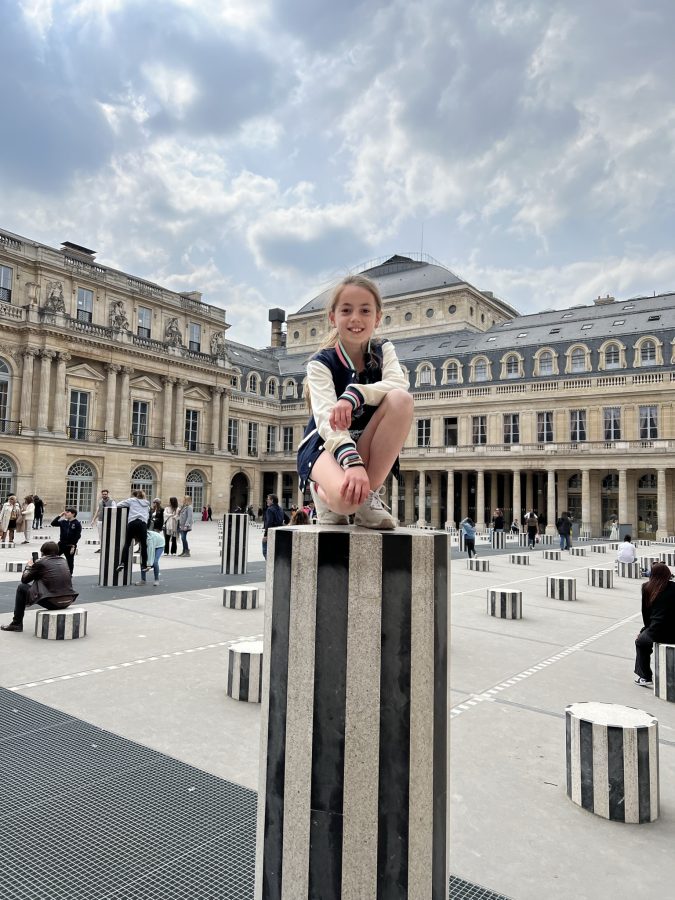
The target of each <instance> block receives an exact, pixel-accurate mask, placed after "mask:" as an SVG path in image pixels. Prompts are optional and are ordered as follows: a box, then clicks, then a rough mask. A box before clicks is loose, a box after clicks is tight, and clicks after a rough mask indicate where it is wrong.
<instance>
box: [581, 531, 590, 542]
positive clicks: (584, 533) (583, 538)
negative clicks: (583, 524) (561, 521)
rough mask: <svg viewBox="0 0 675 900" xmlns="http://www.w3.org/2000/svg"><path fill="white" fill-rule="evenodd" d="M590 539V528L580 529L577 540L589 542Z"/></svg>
mask: <svg viewBox="0 0 675 900" xmlns="http://www.w3.org/2000/svg"><path fill="white" fill-rule="evenodd" d="M590 539H591V529H590V528H581V529H580V531H579V540H580V541H590Z"/></svg>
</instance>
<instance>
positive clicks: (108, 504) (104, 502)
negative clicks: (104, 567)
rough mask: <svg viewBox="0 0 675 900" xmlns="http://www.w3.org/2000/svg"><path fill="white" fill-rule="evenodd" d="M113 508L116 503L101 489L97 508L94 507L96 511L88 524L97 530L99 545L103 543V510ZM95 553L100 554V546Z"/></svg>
mask: <svg viewBox="0 0 675 900" xmlns="http://www.w3.org/2000/svg"><path fill="white" fill-rule="evenodd" d="M114 506H116V503H115V501H114V500H113V498H112V497H111V496H110V491H108V489H107V488H103V490H102V491H101V499H100V500H99V501H98V506H97V507H96V510H95V511H94V512H93V513H92V515H91V521H90V522H89V524H90V525H96V528H97V530H98V542H99V545H100V544H101V543H102V541H103V510H104V509H111V508H112V507H114ZM95 552H96V553H100V552H101V548H100V546H99V549H98V550H96V551H95Z"/></svg>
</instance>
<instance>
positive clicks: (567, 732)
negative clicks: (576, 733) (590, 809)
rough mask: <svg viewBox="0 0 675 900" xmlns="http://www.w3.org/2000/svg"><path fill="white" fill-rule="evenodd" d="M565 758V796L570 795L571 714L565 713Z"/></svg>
mask: <svg viewBox="0 0 675 900" xmlns="http://www.w3.org/2000/svg"><path fill="white" fill-rule="evenodd" d="M565 746H566V752H565V760H566V767H567V796H568V797H571V796H572V716H571V715H570V714H569V712H566V713H565Z"/></svg>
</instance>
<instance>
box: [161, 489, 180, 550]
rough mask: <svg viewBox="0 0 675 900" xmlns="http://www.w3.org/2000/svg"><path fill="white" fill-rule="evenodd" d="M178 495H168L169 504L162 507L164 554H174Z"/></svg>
mask: <svg viewBox="0 0 675 900" xmlns="http://www.w3.org/2000/svg"><path fill="white" fill-rule="evenodd" d="M179 514H180V509H179V508H178V497H169V505H168V506H165V507H164V554H165V555H166V556H168V555H169V548H170V549H171V556H175V555H176V538H177V536H178V516H179Z"/></svg>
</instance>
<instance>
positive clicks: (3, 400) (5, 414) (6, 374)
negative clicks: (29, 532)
mask: <svg viewBox="0 0 675 900" xmlns="http://www.w3.org/2000/svg"><path fill="white" fill-rule="evenodd" d="M10 375H11V371H10V368H9V366H8V365H7V363H6V362H5V361H4V359H0V434H1V433H3V432H4V431H5V430H6V427H7V426H6V425H5V423H6V421H7V420H8V419H9V379H10ZM2 499H3V501H4V499H5V498H4V496H3V497H2Z"/></svg>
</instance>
